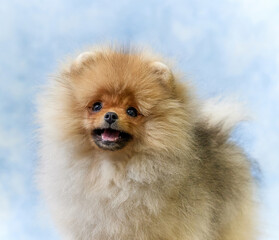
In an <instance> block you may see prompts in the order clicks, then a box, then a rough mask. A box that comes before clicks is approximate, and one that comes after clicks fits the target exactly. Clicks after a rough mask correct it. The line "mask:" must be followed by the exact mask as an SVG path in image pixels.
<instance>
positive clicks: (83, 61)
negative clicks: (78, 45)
mask: <svg viewBox="0 0 279 240" xmlns="http://www.w3.org/2000/svg"><path fill="white" fill-rule="evenodd" d="M97 55H98V54H97V52H93V51H92V52H83V53H81V54H79V55H78V56H77V58H76V59H75V64H76V65H77V66H79V67H81V66H82V65H88V64H92V63H94V62H95V61H96V58H97Z"/></svg>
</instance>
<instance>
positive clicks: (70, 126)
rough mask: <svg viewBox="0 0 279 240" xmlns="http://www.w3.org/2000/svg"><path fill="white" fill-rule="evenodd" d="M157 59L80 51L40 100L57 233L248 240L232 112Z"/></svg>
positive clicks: (45, 172)
mask: <svg viewBox="0 0 279 240" xmlns="http://www.w3.org/2000/svg"><path fill="white" fill-rule="evenodd" d="M159 61H160V60H158V59H157V58H155V57H152V56H148V55H145V54H140V53H131V52H130V53H129V52H121V51H117V50H111V49H105V50H96V51H94V52H89V53H86V54H82V55H81V56H79V57H78V58H77V59H76V60H75V61H73V62H72V63H71V64H70V65H69V66H68V67H66V68H65V69H64V70H63V71H62V73H61V74H60V75H59V76H58V77H57V79H55V80H54V81H53V83H52V85H51V86H50V87H49V88H48V89H47V93H46V94H45V95H43V97H41V100H40V101H39V119H40V122H41V129H40V138H41V149H40V153H41V158H42V161H41V166H40V174H39V182H40V186H41V189H42V191H43V194H44V196H45V198H46V200H47V203H48V204H49V206H50V209H51V212H52V215H53V217H54V219H55V221H56V223H57V225H58V226H59V227H60V229H61V232H62V233H63V234H64V238H65V239H75V240H77V239H80V240H89V239H92V240H108V239H111V240H130V239H131V240H132V239H138V240H157V239H158V240H252V239H255V229H254V212H255V211H254V203H253V191H254V183H253V179H252V177H251V173H250V165H249V161H248V160H247V159H246V157H245V155H244V154H243V152H242V150H241V149H240V148H239V147H237V146H236V145H235V144H234V143H233V142H231V141H229V134H230V131H231V129H232V127H233V126H234V124H235V123H236V122H237V120H238V119H237V117H236V116H235V115H233V118H228V116H227V115H226V114H224V112H223V110H222V108H220V109H217V108H216V106H213V105H210V107H205V106H204V105H202V104H200V103H198V102H197V101H196V100H195V99H194V97H193V96H191V95H190V94H189V89H188V88H185V87H184V86H183V84H181V83H180V82H179V81H178V80H177V78H176V77H175V76H174V74H173V73H172V72H171V71H170V70H169V68H168V67H167V66H166V65H165V64H163V63H161V62H159ZM214 109H215V110H216V109H217V110H216V111H215V112H214V111H213V110H214ZM110 114H112V115H110ZM114 118H115V119H114Z"/></svg>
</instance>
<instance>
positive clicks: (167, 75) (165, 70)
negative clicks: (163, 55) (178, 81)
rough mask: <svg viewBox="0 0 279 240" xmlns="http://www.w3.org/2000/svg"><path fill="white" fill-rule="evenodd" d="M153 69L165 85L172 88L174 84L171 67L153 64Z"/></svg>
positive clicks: (159, 63)
mask: <svg viewBox="0 0 279 240" xmlns="http://www.w3.org/2000/svg"><path fill="white" fill-rule="evenodd" d="M151 67H152V69H153V71H154V74H156V75H157V76H158V77H159V79H160V80H161V81H162V83H163V84H164V85H168V86H171V85H172V83H173V75H172V72H171V70H170V69H169V67H168V66H167V65H166V64H164V63H162V62H158V61H156V62H152V63H151Z"/></svg>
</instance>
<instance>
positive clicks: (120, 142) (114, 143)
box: [92, 128, 132, 151]
mask: <svg viewBox="0 0 279 240" xmlns="http://www.w3.org/2000/svg"><path fill="white" fill-rule="evenodd" d="M92 137H93V139H94V142H95V143H96V145H97V146H98V147H100V148H102V149H105V150H111V151H114V150H119V149H121V148H123V147H125V146H126V144H127V143H128V142H129V141H130V140H131V139H132V135H130V134H129V133H126V132H124V131H119V130H115V129H112V128H97V129H95V130H93V131H92Z"/></svg>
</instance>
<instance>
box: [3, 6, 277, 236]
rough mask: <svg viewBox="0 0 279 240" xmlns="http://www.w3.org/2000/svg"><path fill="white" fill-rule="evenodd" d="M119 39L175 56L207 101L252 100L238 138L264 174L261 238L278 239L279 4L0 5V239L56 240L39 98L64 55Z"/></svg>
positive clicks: (235, 136) (235, 134)
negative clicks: (45, 186)
mask: <svg viewBox="0 0 279 240" xmlns="http://www.w3.org/2000/svg"><path fill="white" fill-rule="evenodd" d="M115 41H116V42H119V43H131V44H133V45H134V44H135V45H137V44H140V45H148V46H150V47H152V48H153V49H154V50H155V51H157V52H160V53H162V54H163V55H164V56H166V57H170V58H173V59H176V63H177V67H178V68H180V69H182V70H183V71H184V72H185V73H186V74H187V76H188V78H189V79H191V81H192V82H193V83H194V84H195V85H196V88H197V93H198V95H199V96H200V97H201V98H207V97H213V96H219V95H221V96H227V95H233V96H237V98H238V99H239V100H240V101H242V102H244V103H246V105H247V107H248V109H250V112H251V113H252V116H253V120H252V121H251V122H249V123H245V124H242V125H241V127H240V128H238V129H237V131H236V132H235V133H234V138H235V139H236V140H237V141H238V143H239V144H240V145H242V146H243V147H244V148H245V150H246V152H247V153H248V154H249V156H250V157H251V158H252V159H256V160H258V162H259V164H260V166H261V169H262V182H261V184H260V187H261V195H260V200H261V202H262V207H261V213H262V214H261V215H262V220H261V222H262V223H261V229H262V232H263V233H264V235H263V236H262V237H261V239H266V240H278V239H279V176H278V173H279V161H278V155H279V137H278V133H279V1H278V0H211V1H200V0H172V1H167V0H149V1H148V0H142V1H128V0H118V1H108V0H103V1H101V0H97V1H88V0H85V1H77V0H68V1H66V0H61V1H57V0H41V1H35V0H26V1H20V0H9V1H5V0H0V49H1V52H0V239H1V240H2V239H3V240H18V239H20V240H21V239H22V240H35V239H42V240H44V239H59V237H58V234H57V232H56V231H55V230H54V227H53V226H52V224H51V221H50V220H49V216H48V214H47V211H46V210H45V207H44V204H43V203H42V201H40V199H39V196H38V192H37V190H36V187H35V184H34V180H33V174H34V169H35V167H36V163H37V157H36V140H35V138H34V132H35V128H36V124H35V123H34V112H35V107H34V98H35V95H36V93H37V92H38V87H39V86H40V85H42V84H44V83H45V82H46V81H47V78H48V77H49V75H51V74H52V73H54V72H55V70H56V68H57V65H58V61H59V60H61V59H63V58H64V57H65V56H66V55H68V54H71V53H73V52H76V51H77V50H78V49H80V48H84V47H86V46H90V45H94V44H99V43H104V42H115ZM41 107H42V108H43V107H44V106H41Z"/></svg>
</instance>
